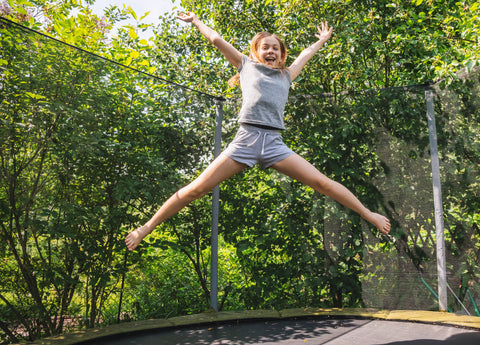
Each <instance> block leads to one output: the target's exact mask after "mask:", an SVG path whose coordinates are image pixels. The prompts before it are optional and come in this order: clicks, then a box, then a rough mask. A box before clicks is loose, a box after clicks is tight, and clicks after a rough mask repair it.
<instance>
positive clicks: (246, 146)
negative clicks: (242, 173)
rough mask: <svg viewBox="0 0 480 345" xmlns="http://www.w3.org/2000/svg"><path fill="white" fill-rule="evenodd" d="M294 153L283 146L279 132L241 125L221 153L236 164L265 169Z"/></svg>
mask: <svg viewBox="0 0 480 345" xmlns="http://www.w3.org/2000/svg"><path fill="white" fill-rule="evenodd" d="M293 153H294V152H293V151H292V150H290V149H289V148H288V146H287V145H285V144H284V142H283V140H282V135H281V133H280V131H279V130H274V129H263V128H258V127H255V126H249V125H245V124H242V125H240V128H239V129H238V131H237V135H236V136H235V138H234V139H233V141H232V142H231V143H230V145H228V147H227V148H226V149H225V151H223V154H224V155H227V156H228V157H230V158H231V159H233V160H234V161H236V162H239V163H243V164H246V165H247V166H249V167H253V166H254V165H255V164H257V163H258V164H259V165H260V167H261V168H263V169H267V168H269V167H271V166H272V165H273V164H275V163H278V162H280V161H281V160H283V159H285V158H287V157H288V156H290V155H291V154H293Z"/></svg>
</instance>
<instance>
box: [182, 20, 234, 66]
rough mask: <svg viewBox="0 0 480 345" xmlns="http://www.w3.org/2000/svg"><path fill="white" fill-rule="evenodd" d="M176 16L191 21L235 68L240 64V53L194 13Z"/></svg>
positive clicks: (187, 21)
mask: <svg viewBox="0 0 480 345" xmlns="http://www.w3.org/2000/svg"><path fill="white" fill-rule="evenodd" d="M177 18H178V19H180V20H182V21H184V22H186V23H192V24H193V25H195V27H196V28H197V29H198V31H200V32H201V33H202V35H203V36H205V38H206V39H207V40H209V41H210V43H212V44H213V45H214V46H215V47H217V48H218V50H220V52H221V53H222V54H223V55H224V56H225V58H226V59H227V60H228V62H230V63H231V64H232V65H233V66H234V67H235V68H238V67H240V64H241V63H242V53H240V52H239V51H238V50H237V49H236V48H235V47H234V46H232V45H231V44H230V43H228V42H227V41H225V40H224V39H223V38H222V36H220V35H219V34H218V32H216V31H215V30H213V29H211V28H210V27H208V26H207V25H205V24H204V23H203V22H202V21H201V20H200V19H198V18H197V16H196V15H195V14H194V13H192V12H186V13H179V14H178V16H177Z"/></svg>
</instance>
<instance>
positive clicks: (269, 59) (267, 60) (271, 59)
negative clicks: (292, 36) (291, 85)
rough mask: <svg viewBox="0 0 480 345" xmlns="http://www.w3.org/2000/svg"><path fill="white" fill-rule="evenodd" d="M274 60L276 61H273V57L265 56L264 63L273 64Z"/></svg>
mask: <svg viewBox="0 0 480 345" xmlns="http://www.w3.org/2000/svg"><path fill="white" fill-rule="evenodd" d="M275 60H276V59H275V57H273V56H267V57H266V58H265V61H266V62H267V63H274V62H275Z"/></svg>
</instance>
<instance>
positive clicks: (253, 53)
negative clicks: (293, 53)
mask: <svg viewBox="0 0 480 345" xmlns="http://www.w3.org/2000/svg"><path fill="white" fill-rule="evenodd" d="M265 37H273V38H275V39H276V40H277V41H278V44H279V45H280V54H281V57H282V62H281V65H280V67H279V69H282V70H283V69H285V61H286V60H287V47H286V46H285V43H284V42H283V40H282V39H281V38H280V37H279V36H277V35H275V34H271V33H269V32H265V31H263V32H259V33H258V34H256V35H255V37H253V39H252V44H251V45H250V58H251V59H253V60H255V61H260V56H259V54H258V52H259V50H260V49H259V48H260V42H262V40H263V39H264V38H265ZM239 84H240V74H238V73H237V74H235V75H234V76H233V77H231V78H230V79H229V80H228V85H229V86H230V87H235V86H237V85H239Z"/></svg>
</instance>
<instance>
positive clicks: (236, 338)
mask: <svg viewBox="0 0 480 345" xmlns="http://www.w3.org/2000/svg"><path fill="white" fill-rule="evenodd" d="M479 330H480V318H479V317H472V316H462V315H456V314H450V313H443V312H425V311H385V310H366V309H288V310H284V311H246V312H220V313H213V312H212V313H204V314H199V315H189V316H183V317H175V318H172V319H165V320H146V321H138V322H130V323H123V324H119V325H114V326H110V327H105V328H101V329H95V330H86V331H79V332H75V333H71V334H67V335H63V336H58V337H52V338H47V339H43V340H41V341H38V342H36V343H35V344H42V345H47V344H48V345H57V344H62V345H73V344H78V345H80V344H82V345H87V344H89V345H113V344H115V345H127V344H129V345H154V344H155V345H159V344H167V345H174V344H178V345H180V344H185V345H189V344H192V345H193V344H195V345H204V344H205V345H206V344H210V345H217V344H235V345H245V344H263V345H268V344H283V345H286V344H289V345H292V344H318V345H320V344H328V345H347V344H349V345H351V344H354V345H356V344H358V345H380V344H382V345H479V344H480V331H479Z"/></svg>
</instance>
